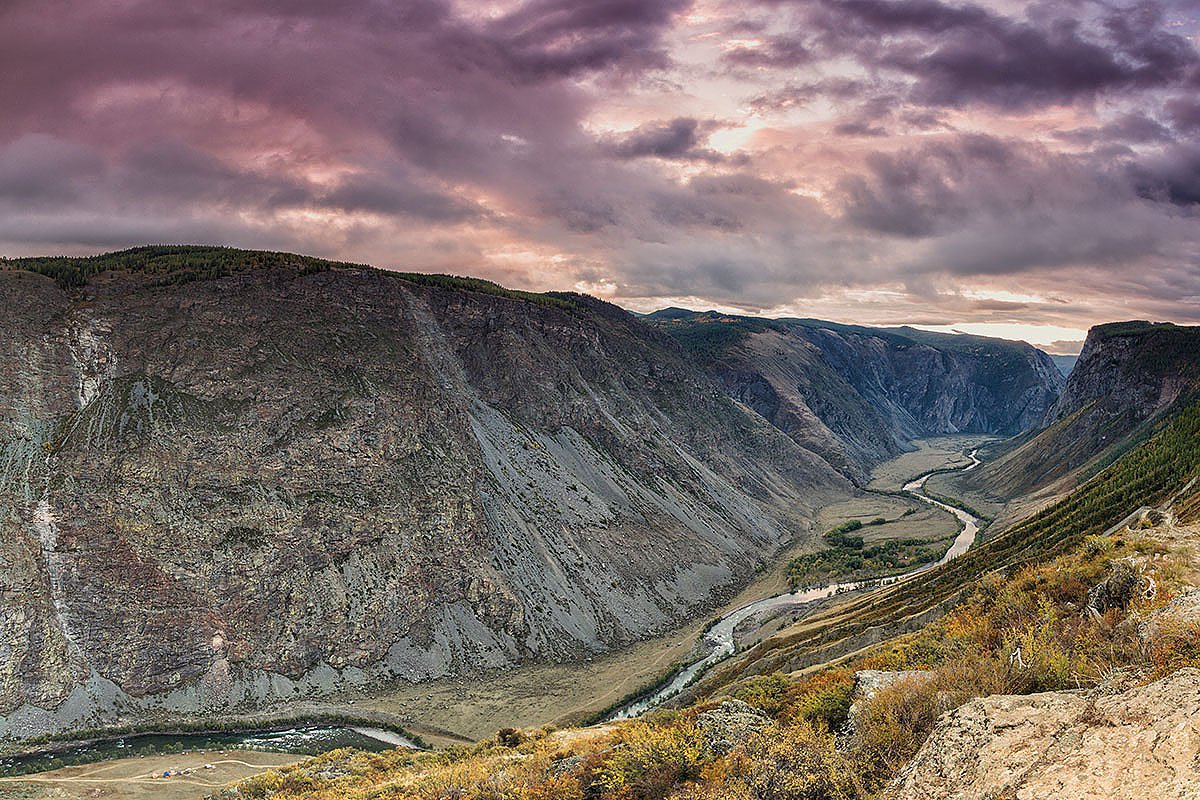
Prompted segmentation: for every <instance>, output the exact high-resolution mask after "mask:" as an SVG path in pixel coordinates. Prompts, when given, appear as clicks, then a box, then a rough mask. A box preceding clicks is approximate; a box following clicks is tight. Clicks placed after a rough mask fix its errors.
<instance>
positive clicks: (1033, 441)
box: [966, 321, 1200, 497]
mask: <svg viewBox="0 0 1200 800" xmlns="http://www.w3.org/2000/svg"><path fill="white" fill-rule="evenodd" d="M1197 354H1200V327H1195V326H1192V327H1188V326H1182V325H1172V324H1169V323H1161V324H1154V323H1150V322H1144V321H1134V322H1114V323H1110V324H1107V325H1097V326H1096V327H1094V328H1092V330H1091V331H1089V332H1088V337H1087V341H1086V342H1085V343H1084V346H1083V351H1082V352H1081V353H1080V354H1079V361H1078V363H1077V364H1076V365H1075V368H1074V369H1073V370H1072V371H1071V375H1070V377H1069V378H1068V379H1067V382H1066V386H1065V387H1064V388H1063V391H1062V394H1061V396H1060V397H1059V398H1058V400H1057V401H1056V402H1055V403H1054V405H1053V406H1051V407H1050V408H1049V409H1048V410H1047V411H1046V415H1045V418H1044V419H1043V420H1042V421H1041V426H1039V427H1040V430H1039V431H1038V432H1037V433H1036V434H1033V435H1030V436H1029V437H1027V438H1026V439H1023V440H1018V441H1015V442H1013V443H1012V445H1011V446H1009V447H1008V448H1007V450H1006V451H1005V452H1004V453H1002V454H998V455H997V456H994V457H993V458H992V459H991V460H989V463H988V464H986V465H985V466H984V467H983V468H982V469H980V470H977V471H975V473H974V474H972V475H971V476H970V479H969V480H968V481H966V483H968V484H969V485H971V486H972V487H973V488H975V489H977V490H986V491H987V492H989V493H992V494H998V495H1000V496H1003V497H1017V496H1020V495H1023V494H1027V493H1030V492H1034V491H1036V490H1039V489H1042V488H1044V487H1054V486H1055V485H1056V484H1062V485H1061V486H1060V487H1059V488H1063V489H1067V488H1070V485H1072V484H1073V483H1074V481H1075V480H1077V479H1078V477H1079V476H1086V474H1087V473H1088V470H1089V469H1090V468H1091V467H1093V466H1094V465H1097V464H1101V463H1104V462H1105V461H1106V460H1107V456H1108V455H1109V454H1112V453H1116V452H1119V451H1120V450H1121V449H1123V448H1125V447H1127V446H1128V445H1129V444H1130V442H1131V441H1136V440H1137V439H1139V438H1142V437H1144V436H1145V435H1147V434H1148V433H1149V432H1150V429H1151V426H1152V425H1153V423H1154V422H1155V421H1156V420H1157V419H1160V418H1161V417H1162V416H1163V415H1165V414H1168V413H1169V412H1170V410H1171V409H1172V408H1174V407H1177V405H1178V404H1180V403H1185V402H1188V400H1189V398H1194V397H1195V396H1196V392H1197V391H1198V390H1200V357H1198V356H1197Z"/></svg>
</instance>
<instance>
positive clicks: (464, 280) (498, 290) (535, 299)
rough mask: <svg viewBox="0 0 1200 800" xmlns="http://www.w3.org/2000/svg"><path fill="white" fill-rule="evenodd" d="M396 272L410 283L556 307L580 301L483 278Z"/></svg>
mask: <svg viewBox="0 0 1200 800" xmlns="http://www.w3.org/2000/svg"><path fill="white" fill-rule="evenodd" d="M394 274H395V275H396V276H398V277H401V278H403V279H404V280H406V281H408V282H409V283H416V284H419V285H421V286H434V287H437V288H439V289H459V290H462V291H468V292H477V293H479V294H490V295H495V296H497V297H508V298H510V299H513V300H524V301H526V302H529V303H537V304H538V305H543V306H552V307H555V308H563V309H572V308H576V307H577V306H578V303H576V302H575V301H574V300H572V299H571V295H569V294H566V293H563V292H553V293H548V294H537V293H536V292H521V291H517V290H516V289H506V288H504V287H503V286H501V285H500V284H498V283H492V282H491V281H485V280H484V279H482V278H468V277H460V276H458V275H426V274H425V273H422V272H397V273H394Z"/></svg>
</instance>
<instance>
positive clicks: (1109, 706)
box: [884, 669, 1200, 800]
mask: <svg viewBox="0 0 1200 800" xmlns="http://www.w3.org/2000/svg"><path fill="white" fill-rule="evenodd" d="M1148 789H1152V796H1153V797H1154V798H1158V799H1161V800H1165V799H1166V798H1197V797H1200V670H1196V669H1182V670H1180V671H1178V672H1176V673H1174V674H1172V675H1170V676H1168V677H1166V678H1163V679H1162V680H1159V681H1157V682H1155V683H1151V684H1149V685H1147V686H1139V687H1135V688H1132V689H1128V690H1126V691H1123V692H1119V693H1116V694H1105V693H1103V692H1047V693H1044V694H1035V695H1026V696H1013V695H994V696H991V697H983V698H980V699H978V700H973V701H971V702H970V703H967V704H966V705H964V706H962V707H961V708H959V709H957V710H955V711H952V712H950V713H948V714H947V715H946V716H945V717H944V718H943V719H942V720H941V722H940V723H939V724H938V727H937V728H936V729H935V730H934V732H933V734H932V735H931V736H930V737H929V740H928V741H927V742H926V743H925V745H924V746H923V747H922V748H921V750H920V751H919V752H918V754H917V757H916V758H915V759H914V760H913V761H912V763H910V764H909V765H908V767H906V768H905V770H904V771H903V772H902V773H901V774H900V776H899V777H898V778H897V780H896V783H895V784H893V786H892V787H891V788H890V789H889V790H888V791H887V792H886V793H885V795H884V796H885V797H886V798H888V800H937V798H956V800H971V799H972V798H979V800H984V799H985V798H986V799H987V800H992V798H1000V797H1003V798H1016V800H1026V799H1027V798H1028V799H1030V800H1032V799H1033V798H1039V799H1041V798H1056V799H1057V798H1063V799H1065V798H1115V797H1137V796H1141V797H1146V796H1147V794H1146V791H1147V790H1148Z"/></svg>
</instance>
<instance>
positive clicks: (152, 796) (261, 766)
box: [0, 750, 304, 800]
mask: <svg viewBox="0 0 1200 800" xmlns="http://www.w3.org/2000/svg"><path fill="white" fill-rule="evenodd" d="M302 760H304V756H297V755H292V754H288V753H264V752H259V751H256V750H227V751H225V752H224V753H187V754H184V753H175V754H170V755H155V756H146V757H145V758H123V759H119V760H116V761H104V762H100V763H97V764H81V765H78V766H73V767H63V768H62V769H56V770H53V771H52V772H40V773H38V774H36V775H23V776H21V777H19V778H0V800H94V799H97V798H98V799H99V800H199V798H203V797H207V796H208V795H210V794H212V793H214V792H216V791H218V790H219V789H220V788H221V787H223V786H225V785H226V784H228V783H232V782H234V781H240V780H243V779H244V778H248V777H250V776H251V775H254V774H256V773H259V772H262V771H263V770H265V769H276V768H278V767H282V766H285V765H287V764H294V763H296V762H297V761H302ZM205 764H211V765H212V766H213V767H214V769H211V770H207V769H204V765H205ZM188 767H191V768H192V769H195V770H196V772H194V773H192V774H191V775H181V776H179V777H175V778H163V777H158V778H153V777H151V776H152V775H158V776H161V775H162V774H163V772H165V771H166V770H172V771H174V770H183V769H187V768H188Z"/></svg>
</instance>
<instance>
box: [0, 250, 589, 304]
mask: <svg viewBox="0 0 1200 800" xmlns="http://www.w3.org/2000/svg"><path fill="white" fill-rule="evenodd" d="M272 268H288V269H292V270H295V271H296V273H297V275H308V274H311V273H314V272H326V271H329V270H333V269H371V267H367V266H365V265H363V264H353V263H350V262H344V261H328V260H325V259H321V258H312V257H310V256H300V255H294V254H292V253H275V252H267V251H259V250H239V249H237V248H233V247H213V246H208V245H149V246H146V247H134V248H132V249H129V250H121V251H119V252H115V253H104V254H101V255H96V256H85V257H82V258H71V257H68V256H37V257H33V258H13V259H0V269H19V270H27V271H29V272H36V273H38V274H40V275H45V276H47V277H49V278H53V279H54V280H55V281H56V282H57V283H58V285H59V286H62V287H63V288H64V289H77V288H80V287H83V286H86V285H87V284H88V282H89V281H90V280H92V279H93V278H95V277H96V276H97V275H100V274H101V273H104V272H130V273H134V274H139V275H149V276H154V278H155V279H156V280H155V283H158V284H164V285H166V284H180V283H190V282H192V281H201V280H215V279H217V278H224V277H227V276H229V275H233V274H236V273H238V272H244V271H248V270H255V269H272ZM385 274H389V275H393V276H395V277H397V278H401V279H403V280H406V281H408V282H409V283H415V284H418V285H421V286H431V287H435V288H440V289H457V290H462V291H469V292H477V293H480V294H490V295H495V296H497V297H508V298H512V299H516V300H524V301H526V302H531V303H538V304H539V305H545V306H553V307H556V308H563V309H571V308H576V307H577V306H578V303H577V302H576V301H575V300H574V299H573V297H572V295H569V294H565V293H554V294H537V293H534V292H520V291H516V290H514V289H506V288H504V287H503V286H500V285H499V284H497V283H492V282H491V281H485V280H482V279H480V278H464V277H459V276H456V275H426V274H424V273H419V272H386V271H385Z"/></svg>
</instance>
